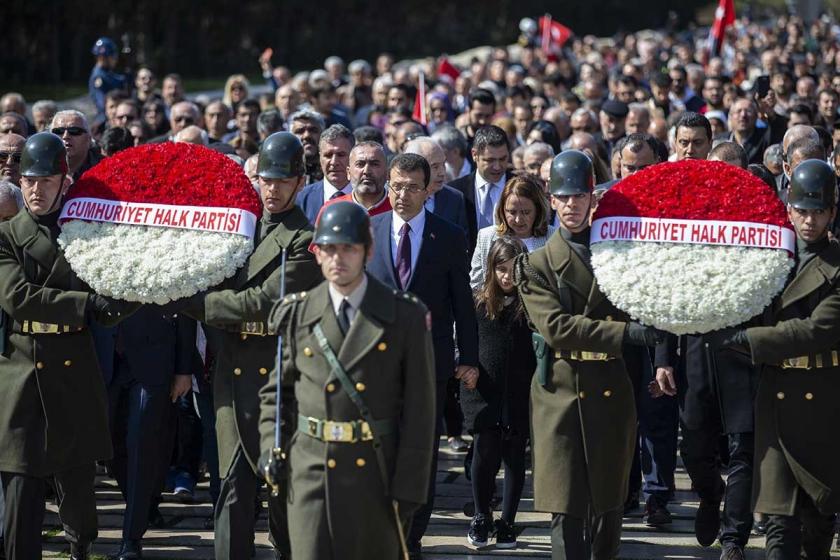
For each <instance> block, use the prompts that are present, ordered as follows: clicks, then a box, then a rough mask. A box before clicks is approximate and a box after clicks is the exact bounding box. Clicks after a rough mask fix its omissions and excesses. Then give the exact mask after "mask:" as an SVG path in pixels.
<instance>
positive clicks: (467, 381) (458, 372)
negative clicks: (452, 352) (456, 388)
mask: <svg viewBox="0 0 840 560" xmlns="http://www.w3.org/2000/svg"><path fill="white" fill-rule="evenodd" d="M455 379H460V380H461V382H462V383H463V384H464V387H466V388H467V389H475V386H476V385H477V384H478V368H476V367H473V366H463V365H461V366H458V367H457V368H455Z"/></svg>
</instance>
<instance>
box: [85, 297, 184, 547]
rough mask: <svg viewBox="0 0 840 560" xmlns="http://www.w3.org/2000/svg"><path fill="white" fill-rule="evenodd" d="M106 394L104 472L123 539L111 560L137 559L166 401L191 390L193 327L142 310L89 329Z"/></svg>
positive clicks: (159, 474)
mask: <svg viewBox="0 0 840 560" xmlns="http://www.w3.org/2000/svg"><path fill="white" fill-rule="evenodd" d="M92 331H93V333H94V339H95V342H96V348H97V355H98V357H99V363H100V366H101V368H102V375H103V378H104V381H105V385H106V387H107V389H108V405H109V406H108V409H109V424H110V427H111V439H112V441H113V445H114V459H113V460H112V462H111V463H110V469H109V470H110V472H111V474H112V475H113V476H114V478H115V479H116V480H117V484H119V487H120V491H121V492H122V494H123V497H124V498H125V503H126V506H125V517H124V518H123V536H122V539H123V542H122V546H121V547H120V550H119V552H117V554H116V555H115V557H114V558H116V559H118V560H134V559H137V558H141V557H142V547H141V544H140V540H141V539H142V538H143V535H144V533H145V532H146V529H147V528H148V526H149V513H150V511H151V509H152V508H153V507H154V505H155V504H154V500H155V497H156V496H157V495H158V493H159V492H160V491H161V490H162V487H163V479H164V474H165V470H166V466H167V464H168V460H169V456H168V455H167V454H166V450H167V447H166V446H165V445H163V442H170V441H171V439H170V438H168V437H161V434H164V433H166V432H168V430H169V427H168V425H169V421H170V419H172V418H173V416H172V412H173V410H172V402H174V400H175V399H176V398H178V397H180V396H182V395H184V394H186V393H188V392H189V390H190V388H191V387H192V370H191V367H192V359H193V354H194V352H195V334H196V322H195V321H194V320H192V319H189V318H187V317H186V316H184V315H176V316H165V315H163V314H162V313H161V309H160V308H157V307H154V306H143V307H141V308H140V309H139V310H138V311H137V313H135V314H134V315H132V316H131V317H129V318H128V319H126V320H125V321H123V322H122V323H121V324H120V325H119V326H117V327H114V328H105V327H97V326H94V325H92Z"/></svg>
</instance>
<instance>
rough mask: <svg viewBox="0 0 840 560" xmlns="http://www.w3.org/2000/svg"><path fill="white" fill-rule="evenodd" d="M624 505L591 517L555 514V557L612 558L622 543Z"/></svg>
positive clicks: (565, 559)
mask: <svg viewBox="0 0 840 560" xmlns="http://www.w3.org/2000/svg"><path fill="white" fill-rule="evenodd" d="M622 513H623V512H622V511H621V510H620V509H618V510H615V511H610V512H607V513H605V514H603V515H599V516H592V517H590V518H589V519H582V518H580V517H572V516H571V515H566V514H565V513H554V514H552V516H551V558H552V560H587V559H589V558H591V559H592V560H612V559H613V558H616V557H617V556H618V549H619V547H620V546H621V516H622Z"/></svg>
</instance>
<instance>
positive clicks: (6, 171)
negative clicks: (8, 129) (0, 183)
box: [0, 134, 26, 186]
mask: <svg viewBox="0 0 840 560" xmlns="http://www.w3.org/2000/svg"><path fill="white" fill-rule="evenodd" d="M25 142H26V139H25V138H24V137H23V136H20V135H19V134H4V135H2V136H0V179H2V180H4V181H10V182H12V183H14V184H15V185H18V186H20V158H21V157H22V156H23V145H24V143H25Z"/></svg>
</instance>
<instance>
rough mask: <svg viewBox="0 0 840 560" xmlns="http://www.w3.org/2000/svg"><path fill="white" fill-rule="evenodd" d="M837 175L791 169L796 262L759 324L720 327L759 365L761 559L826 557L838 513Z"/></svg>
mask: <svg viewBox="0 0 840 560" xmlns="http://www.w3.org/2000/svg"><path fill="white" fill-rule="evenodd" d="M835 181H836V179H835V176H834V172H833V170H832V169H831V167H830V166H829V165H828V164H827V163H825V162H824V161H821V160H806V161H804V162H802V163H800V164H799V165H798V166H797V167H796V168H795V169H794V171H793V174H792V176H791V181H790V190H789V194H788V216H789V218H790V221H791V222H792V223H793V226H794V229H795V230H796V235H797V242H796V270H795V274H792V275H791V276H790V277H789V280H788V283H787V286H786V287H785V289H784V291H783V292H782V294H781V295H780V296H779V297H778V298H777V299H776V301H775V302H774V303H773V304H772V305H771V306H770V307H769V308H768V309H767V311H766V312H765V314H764V316H763V320H762V322H763V323H764V325H765V326H760V327H752V328H748V329H746V330H736V331H729V332H727V333H723V334H721V335H720V337H721V338H722V339H723V340H722V343H721V344H722V345H723V346H730V345H734V346H742V347H746V348H747V349H748V350H749V351H750V353H751V355H752V360H753V362H754V363H755V364H757V365H761V366H762V369H761V374H760V377H759V384H758V392H757V396H756V401H755V403H756V405H755V474H754V477H753V500H754V508H753V510H754V511H756V512H759V513H764V514H767V515H768V520H767V544H766V547H765V550H766V554H767V558H768V560H770V559H772V560H788V559H790V560H793V559H798V558H799V557H800V550H804V552H805V555H806V557H807V558H814V559H816V558H828V557H829V552H830V549H831V539H832V533H833V528H834V514H835V513H838V512H840V453H838V451H837V436H836V432H834V430H835V429H836V428H837V426H840V405H838V403H840V244H838V243H837V242H836V241H832V240H830V239H829V237H828V227H829V224H831V223H832V222H833V221H834V219H835V217H836V214H837V209H836V203H835V201H836V186H835V185H836V182H835Z"/></svg>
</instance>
